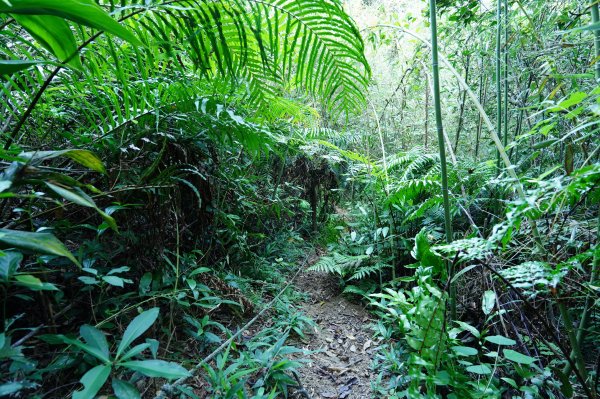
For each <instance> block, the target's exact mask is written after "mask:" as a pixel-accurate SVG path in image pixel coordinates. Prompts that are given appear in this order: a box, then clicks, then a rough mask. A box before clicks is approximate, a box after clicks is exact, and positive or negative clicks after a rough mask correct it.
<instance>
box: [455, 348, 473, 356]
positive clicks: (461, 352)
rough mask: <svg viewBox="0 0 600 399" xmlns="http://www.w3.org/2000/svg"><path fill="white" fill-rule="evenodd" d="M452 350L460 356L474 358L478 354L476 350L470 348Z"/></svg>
mask: <svg viewBox="0 0 600 399" xmlns="http://www.w3.org/2000/svg"><path fill="white" fill-rule="evenodd" d="M452 350H453V351H454V352H456V353H457V354H458V355H460V356H475V355H476V354H477V353H478V352H477V349H475V348H471V347H470V346H453V347H452Z"/></svg>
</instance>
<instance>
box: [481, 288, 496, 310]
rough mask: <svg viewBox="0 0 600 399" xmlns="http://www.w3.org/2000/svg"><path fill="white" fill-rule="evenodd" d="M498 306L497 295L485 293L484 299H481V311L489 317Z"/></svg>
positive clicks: (490, 292)
mask: <svg viewBox="0 0 600 399" xmlns="http://www.w3.org/2000/svg"><path fill="white" fill-rule="evenodd" d="M495 305H496V294H495V293H494V291H490V290H488V291H485V292H484V293H483V298H482V299H481V309H482V310H483V313H484V314H486V315H489V314H490V313H492V310H494V306H495Z"/></svg>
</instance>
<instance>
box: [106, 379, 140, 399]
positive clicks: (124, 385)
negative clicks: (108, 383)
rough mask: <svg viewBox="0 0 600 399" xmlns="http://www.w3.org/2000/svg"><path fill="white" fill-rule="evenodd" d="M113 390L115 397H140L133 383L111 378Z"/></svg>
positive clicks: (129, 398) (121, 398)
mask: <svg viewBox="0 0 600 399" xmlns="http://www.w3.org/2000/svg"><path fill="white" fill-rule="evenodd" d="M112 387H113V392H114V393H115V396H116V397H117V399H140V398H141V396H140V392H139V391H138V390H137V388H136V387H135V386H133V384H131V383H129V382H127V381H123V380H119V379H117V378H113V380H112Z"/></svg>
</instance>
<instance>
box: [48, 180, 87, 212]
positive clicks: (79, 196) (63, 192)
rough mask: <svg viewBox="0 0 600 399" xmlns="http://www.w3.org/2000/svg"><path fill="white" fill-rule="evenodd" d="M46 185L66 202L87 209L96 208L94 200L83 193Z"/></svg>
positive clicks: (49, 184)
mask: <svg viewBox="0 0 600 399" xmlns="http://www.w3.org/2000/svg"><path fill="white" fill-rule="evenodd" d="M46 185H47V186H48V187H49V188H50V189H51V190H52V191H54V192H55V193H56V194H58V195H60V196H61V197H63V198H64V199H66V200H67V201H71V202H73V203H75V204H77V205H81V206H86V207H88V208H97V207H96V204H95V203H94V200H92V199H91V198H90V197H89V196H88V195H86V194H85V193H83V192H77V193H76V192H74V191H71V190H69V189H66V188H64V187H61V186H57V185H56V184H52V183H49V182H46Z"/></svg>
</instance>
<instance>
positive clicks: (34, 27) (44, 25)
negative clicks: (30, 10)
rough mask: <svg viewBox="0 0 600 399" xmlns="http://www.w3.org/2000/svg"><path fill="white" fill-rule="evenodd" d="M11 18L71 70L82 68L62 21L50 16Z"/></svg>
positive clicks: (71, 33)
mask: <svg viewBox="0 0 600 399" xmlns="http://www.w3.org/2000/svg"><path fill="white" fill-rule="evenodd" d="M13 18H14V19H15V20H16V21H17V22H18V23H19V24H20V25H21V26H22V27H24V28H25V30H27V32H29V33H30V34H31V36H33V37H34V38H35V40H37V42H38V43H40V44H41V45H42V47H44V48H45V49H46V50H48V51H50V52H51V53H52V54H54V55H55V56H56V58H58V59H59V60H60V61H61V62H67V65H69V66H70V67H71V68H73V69H77V70H81V69H82V68H83V67H82V65H81V60H80V59H79V55H78V54H77V51H78V50H77V43H76V42H75V36H73V32H71V27H70V26H69V24H68V23H67V22H66V21H65V20H64V19H62V18H59V17H55V16H52V15H19V14H15V15H13ZM67 60H68V61H67Z"/></svg>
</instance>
